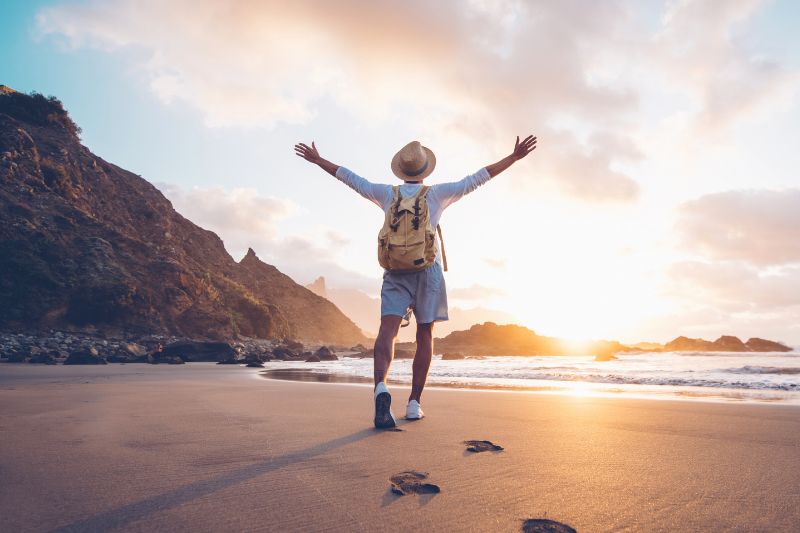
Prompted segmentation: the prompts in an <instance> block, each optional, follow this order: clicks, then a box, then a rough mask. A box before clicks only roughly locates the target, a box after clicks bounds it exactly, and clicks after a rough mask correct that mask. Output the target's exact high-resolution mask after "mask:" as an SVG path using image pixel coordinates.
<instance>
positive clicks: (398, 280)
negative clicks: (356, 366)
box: [294, 135, 536, 428]
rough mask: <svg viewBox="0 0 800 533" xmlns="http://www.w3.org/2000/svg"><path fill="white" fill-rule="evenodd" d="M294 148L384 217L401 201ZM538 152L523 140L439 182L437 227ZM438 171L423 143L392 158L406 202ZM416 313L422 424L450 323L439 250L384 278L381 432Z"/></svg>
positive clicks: (378, 344) (415, 399)
mask: <svg viewBox="0 0 800 533" xmlns="http://www.w3.org/2000/svg"><path fill="white" fill-rule="evenodd" d="M294 149H295V153H296V154H297V155H298V156H300V157H302V158H304V159H305V160H306V161H309V162H311V163H314V164H316V165H318V166H319V167H321V168H322V169H323V170H325V171H326V172H328V173H329V174H330V175H332V176H334V177H335V178H336V179H338V180H339V181H341V182H343V183H345V184H346V185H348V186H349V187H350V188H352V189H354V190H355V191H356V192H357V193H359V194H360V195H361V196H363V197H364V198H366V199H367V200H370V201H372V202H373V203H375V204H377V205H378V207H380V208H381V209H383V211H384V213H386V212H388V210H389V209H390V208H391V206H392V203H393V200H394V199H395V198H394V190H393V188H392V186H391V185H386V184H378V183H371V182H369V181H367V180H365V179H364V178H362V177H360V176H358V175H356V174H354V173H353V172H352V171H350V170H348V169H347V168H345V167H342V166H339V165H336V164H334V163H331V162H330V161H327V160H326V159H323V158H322V157H321V156H320V155H319V152H318V151H317V146H316V145H315V144H314V143H313V142H312V143H311V146H308V145H306V144H303V143H299V144H296V145H295V147H294ZM534 149H536V137H534V136H533V135H529V136H528V137H526V138H525V139H524V140H523V141H522V142H520V140H519V136H517V140H516V142H515V143H514V151H513V152H511V155H508V156H506V157H504V158H503V159H501V160H500V161H498V162H497V163H494V164H492V165H489V166H487V167H484V168H482V169H480V170H479V171H478V172H476V173H475V174H472V175H470V176H467V177H465V178H464V179H462V180H460V181H456V182H452V183H439V184H436V185H433V186H432V187H430V188H429V189H427V192H425V193H424V194H425V197H426V199H427V208H428V210H429V213H428V214H429V217H430V225H431V227H433V228H435V227H437V226H438V224H439V219H440V218H441V216H442V212H443V211H444V210H445V209H446V208H447V207H448V206H449V205H451V204H452V203H454V202H456V201H457V200H459V199H461V198H463V197H464V196H465V195H466V194H468V193H470V192H472V191H474V190H475V189H477V188H478V187H480V186H481V185H483V184H484V183H486V182H487V181H489V180H490V179H491V178H493V177H495V176H497V175H498V174H500V173H501V172H502V171H504V170H505V169H507V168H508V167H510V166H511V165H512V164H513V163H514V162H516V161H519V160H520V159H522V158H523V157H525V156H527V155H528V154H529V153H531V152H532V151H533V150H534ZM435 166H436V156H435V155H434V154H433V152H432V151H431V150H430V149H428V148H426V147H425V146H422V145H421V144H420V143H419V142H418V141H413V142H410V143H408V144H407V145H406V146H404V147H403V148H402V149H401V150H400V151H399V152H397V154H395V156H394V158H392V164H391V168H392V172H393V173H394V174H395V176H397V177H398V178H400V179H401V180H403V182H404V183H403V185H401V186H400V187H399V194H400V196H401V198H409V197H415V196H416V195H417V193H419V192H420V189H421V187H422V186H423V185H422V182H423V180H424V179H425V178H426V177H428V176H429V175H430V174H431V172H433V169H434V167H435ZM411 311H413V312H414V316H415V318H416V321H417V351H416V353H415V355H414V363H413V379H412V386H411V394H410V396H409V397H408V405H407V406H406V418H407V419H409V420H418V419H420V418H422V417H423V416H424V414H423V412H422V407H421V406H420V400H421V397H422V389H423V388H424V387H425V381H426V379H427V377H428V369H429V368H430V365H431V357H432V355H433V324H434V322H438V321H442V320H447V319H448V316H447V292H446V290H445V284H444V275H443V273H442V264H441V254H440V251H439V248H438V246H437V247H436V257H435V261H434V262H433V264H432V265H431V266H429V267H427V268H425V269H424V270H420V271H416V272H402V273H401V272H391V271H388V270H386V271H385V272H384V274H383V286H382V288H381V325H380V329H379V331H378V337H377V338H376V339H375V350H374V376H375V389H374V401H375V420H374V422H375V427H376V428H391V427H394V426H395V418H394V415H393V414H392V411H391V403H392V399H391V398H392V397H391V395H390V394H389V390H388V389H387V387H386V376H387V374H388V372H389V365H391V363H392V358H393V357H394V343H395V339H396V338H397V333H398V331H399V328H400V325H401V322H402V320H403V318H404V317H408V316H409V313H410V312H411Z"/></svg>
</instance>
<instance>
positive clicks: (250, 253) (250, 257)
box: [239, 248, 260, 263]
mask: <svg viewBox="0 0 800 533" xmlns="http://www.w3.org/2000/svg"><path fill="white" fill-rule="evenodd" d="M254 259H255V260H256V261H260V259H259V258H258V256H257V255H256V252H255V250H253V249H252V248H248V249H247V253H246V254H244V257H243V258H242V260H241V261H239V262H240V263H243V262H244V261H252V260H254Z"/></svg>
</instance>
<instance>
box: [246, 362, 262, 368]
mask: <svg viewBox="0 0 800 533" xmlns="http://www.w3.org/2000/svg"><path fill="white" fill-rule="evenodd" d="M247 366H248V367H249V368H264V363H262V362H260V361H250V362H249V363H247Z"/></svg>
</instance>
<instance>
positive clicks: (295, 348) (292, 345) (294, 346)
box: [283, 339, 305, 353]
mask: <svg viewBox="0 0 800 533" xmlns="http://www.w3.org/2000/svg"><path fill="white" fill-rule="evenodd" d="M283 347H284V348H287V349H289V350H291V351H292V352H295V353H302V352H303V350H304V349H305V347H304V346H303V343H302V342H298V341H295V340H290V339H284V341H283Z"/></svg>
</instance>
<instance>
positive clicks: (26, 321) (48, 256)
mask: <svg viewBox="0 0 800 533" xmlns="http://www.w3.org/2000/svg"><path fill="white" fill-rule="evenodd" d="M79 132H80V130H79V128H78V127H77V126H76V125H75V124H74V122H73V121H72V120H71V119H70V117H69V115H68V113H67V112H66V111H65V110H64V108H63V107H62V105H61V103H60V102H59V101H58V100H57V99H55V98H53V97H50V98H46V97H44V96H42V95H38V94H32V95H26V94H22V93H18V92H16V91H14V90H13V89H9V88H8V87H5V86H0V302H2V305H0V329H3V330H10V331H36V330H42V329H48V328H56V329H72V330H77V331H96V332H102V333H106V334H111V335H115V334H118V335H124V334H126V333H128V334H149V333H162V334H169V335H181V336H187V337H197V338H212V339H219V338H231V337H235V336H237V335H242V336H248V337H260V338H295V339H299V340H303V341H309V342H325V343H335V344H355V343H358V342H365V341H366V339H365V337H364V335H363V333H362V332H361V330H359V328H358V327H357V326H356V325H355V324H353V322H352V321H351V320H349V319H348V318H347V317H346V316H345V315H344V314H342V313H341V311H339V309H337V308H336V306H334V305H333V304H332V303H330V302H329V301H327V300H326V299H324V298H321V297H320V296H318V295H316V294H314V293H313V292H311V291H309V290H308V289H306V288H304V287H302V286H300V285H298V284H296V283H294V281H292V280H291V279H290V278H289V277H288V276H286V275H284V274H282V273H281V272H279V271H278V270H277V269H276V268H275V267H273V266H270V265H268V264H266V263H263V262H262V261H260V260H259V259H258V258H257V257H256V255H255V253H254V252H253V251H252V250H250V251H249V252H248V254H247V256H246V257H245V258H244V259H243V260H242V261H241V262H240V263H237V262H236V261H234V260H233V258H231V256H230V255H228V253H227V252H226V251H225V248H224V246H223V243H222V240H220V238H219V237H218V236H217V235H216V234H214V233H212V232H210V231H207V230H204V229H203V228H200V227H199V226H197V225H195V224H193V223H192V222H191V221H189V220H187V219H185V218H184V217H182V216H181V215H180V214H179V213H177V212H176V211H175V210H174V209H173V207H172V204H171V203H170V202H169V200H167V199H166V198H165V197H164V196H163V195H162V194H161V193H160V192H159V191H158V189H156V188H155V187H154V186H153V185H151V184H150V183H149V182H147V181H146V180H144V179H142V178H141V177H140V176H137V175H135V174H133V173H131V172H128V171H126V170H124V169H122V168H119V167H117V166H115V165H113V164H111V163H108V162H106V161H104V160H103V159H101V158H99V157H97V156H95V155H94V154H92V153H91V152H90V151H89V150H88V149H87V148H86V147H85V146H83V145H81V143H80V140H79V137H78V134H79Z"/></svg>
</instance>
